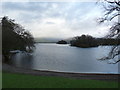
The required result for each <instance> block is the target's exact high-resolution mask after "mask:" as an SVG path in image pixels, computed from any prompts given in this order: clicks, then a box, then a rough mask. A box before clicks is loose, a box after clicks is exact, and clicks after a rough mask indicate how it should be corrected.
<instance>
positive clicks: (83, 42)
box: [70, 35, 98, 48]
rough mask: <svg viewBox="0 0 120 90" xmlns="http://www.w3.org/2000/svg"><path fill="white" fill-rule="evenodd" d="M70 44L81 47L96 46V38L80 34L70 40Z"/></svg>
mask: <svg viewBox="0 0 120 90" xmlns="http://www.w3.org/2000/svg"><path fill="white" fill-rule="evenodd" d="M70 44H71V46H77V47H82V48H89V47H97V46H98V43H97V40H96V38H94V37H92V36H90V35H81V36H77V37H74V38H73V40H71V41H70Z"/></svg>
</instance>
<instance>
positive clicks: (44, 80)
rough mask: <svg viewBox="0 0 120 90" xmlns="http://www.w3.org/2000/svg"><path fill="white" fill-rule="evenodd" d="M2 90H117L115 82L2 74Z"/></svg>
mask: <svg viewBox="0 0 120 90" xmlns="http://www.w3.org/2000/svg"><path fill="white" fill-rule="evenodd" d="M2 75H3V77H2V80H3V82H2V85H3V88H118V83H117V82H108V81H99V80H80V79H72V78H71V79H70V78H63V77H55V76H54V77H52V76H33V75H23V74H12V73H5V72H4V73H3V74H2Z"/></svg>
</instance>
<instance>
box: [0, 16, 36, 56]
mask: <svg viewBox="0 0 120 90" xmlns="http://www.w3.org/2000/svg"><path fill="white" fill-rule="evenodd" d="M1 23H2V52H3V55H4V56H5V57H6V55H9V53H10V51H12V50H21V51H26V52H32V51H33V47H34V38H33V36H32V35H31V34H30V32H28V31H26V30H25V29H24V28H23V27H22V26H21V25H19V24H16V23H15V21H14V20H12V19H8V17H3V18H2V22H1Z"/></svg>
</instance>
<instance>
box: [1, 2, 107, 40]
mask: <svg viewBox="0 0 120 90" xmlns="http://www.w3.org/2000/svg"><path fill="white" fill-rule="evenodd" d="M103 14H104V12H103V8H102V7H101V5H99V4H96V2H2V14H0V15H2V16H8V17H9V18H11V19H15V22H17V23H19V24H21V25H22V26H23V27H24V28H25V29H27V30H29V31H30V32H31V33H32V34H33V36H34V37H51V38H69V37H74V36H80V35H81V34H89V35H92V36H94V37H102V36H104V35H105V34H106V33H107V32H108V26H109V25H105V24H101V25H99V24H98V23H97V19H98V18H100V17H101V16H102V15H103Z"/></svg>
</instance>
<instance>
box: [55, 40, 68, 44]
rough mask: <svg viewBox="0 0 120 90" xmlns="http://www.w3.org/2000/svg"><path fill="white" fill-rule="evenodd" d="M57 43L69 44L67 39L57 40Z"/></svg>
mask: <svg viewBox="0 0 120 90" xmlns="http://www.w3.org/2000/svg"><path fill="white" fill-rule="evenodd" d="M57 44H67V42H66V41H65V40H60V41H58V42H57Z"/></svg>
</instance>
